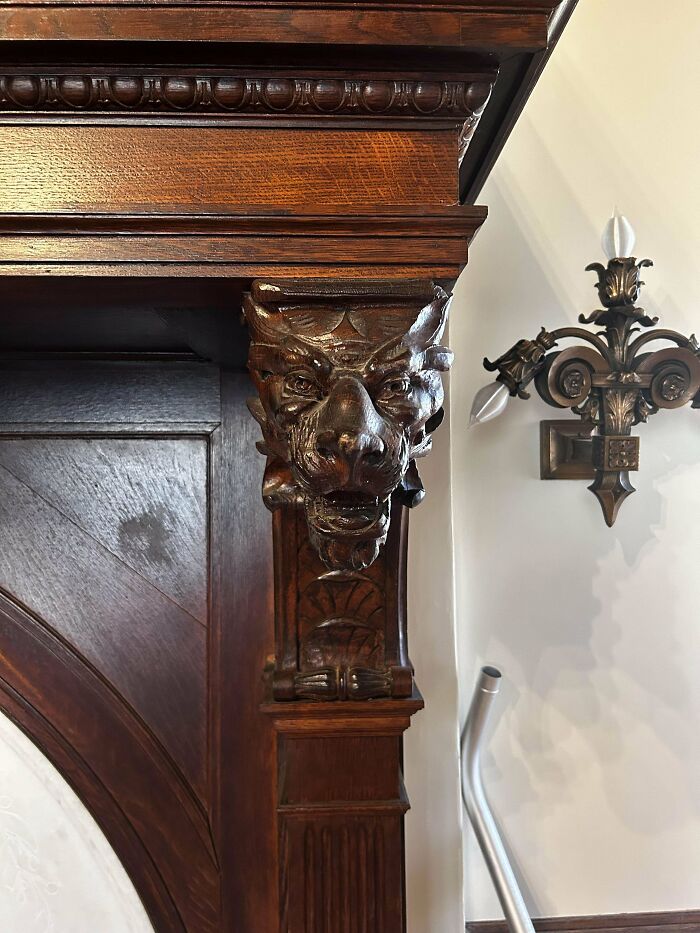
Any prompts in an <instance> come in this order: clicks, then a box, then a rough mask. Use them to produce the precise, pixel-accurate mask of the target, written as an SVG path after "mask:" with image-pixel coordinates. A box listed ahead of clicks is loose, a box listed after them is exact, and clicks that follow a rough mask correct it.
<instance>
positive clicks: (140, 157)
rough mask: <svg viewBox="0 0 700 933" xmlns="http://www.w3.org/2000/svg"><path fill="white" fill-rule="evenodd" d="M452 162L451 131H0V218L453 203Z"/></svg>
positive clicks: (453, 144)
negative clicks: (61, 213)
mask: <svg viewBox="0 0 700 933" xmlns="http://www.w3.org/2000/svg"><path fill="white" fill-rule="evenodd" d="M291 152H293V153H294V156H293V158H290V153H291ZM456 159H457V134H456V132H451V133H450V132H439V133H425V132H416V133H409V132H403V133H399V132H393V133H392V132H383V131H378V132H369V131H366V130H357V131H352V130H348V131H345V132H337V131H335V132H334V131H333V130H328V131H327V132H325V133H322V134H319V133H314V132H312V131H308V130H276V131H274V133H273V132H272V131H271V130H270V131H268V132H265V131H260V130H246V129H237V130H225V129H193V128H184V129H173V128H172V127H158V128H140V127H122V126H112V127H99V126H82V125H81V126H75V125H71V126H69V127H57V126H55V125H52V126H12V127H8V126H3V127H0V212H11V213H17V212H21V213H24V212H26V213H31V212H42V213H43V212H46V211H69V212H74V213H81V212H84V211H88V212H93V211H98V212H108V213H109V212H120V211H121V212H123V211H139V210H142V211H143V210H150V211H151V212H152V211H154V210H156V211H161V212H168V211H175V212H180V213H181V212H185V211H188V210H194V211H197V210H200V211H201V210H203V209H209V210H216V209H217V208H221V207H222V206H224V205H226V204H227V203H230V204H235V205H236V207H237V209H238V210H239V211H240V210H241V209H243V210H245V208H246V207H250V208H253V207H258V208H259V207H272V208H274V207H276V206H278V205H279V204H280V203H284V204H285V205H287V207H288V208H298V207H307V208H308V207H309V206H311V205H320V204H323V205H325V209H326V210H327V211H329V210H333V209H336V210H338V209H340V208H342V207H343V206H345V205H350V204H352V205H354V206H355V207H357V206H358V205H364V206H366V207H372V208H374V207H376V206H377V205H379V204H393V205H399V204H426V205H427V204H440V205H447V204H456V203H457V177H456ZM20 167H21V170H20ZM117 167H118V169H117ZM280 186H282V187H280Z"/></svg>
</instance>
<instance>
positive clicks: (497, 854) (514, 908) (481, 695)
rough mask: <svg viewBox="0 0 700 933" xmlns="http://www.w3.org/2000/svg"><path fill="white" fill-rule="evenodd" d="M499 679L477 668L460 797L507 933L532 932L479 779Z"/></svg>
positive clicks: (488, 669)
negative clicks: (485, 866) (462, 799)
mask: <svg viewBox="0 0 700 933" xmlns="http://www.w3.org/2000/svg"><path fill="white" fill-rule="evenodd" d="M500 681H501V672H500V671H499V670H497V669H496V668H495V667H483V668H482V669H481V672H480V674H479V679H478V680H477V683H476V688H475V690H474V696H473V698H472V702H471V706H470V708H469V715H468V716H467V722H466V725H465V726H464V733H463V736H462V796H463V797H464V805H465V806H466V808H467V813H468V814H469V819H470V820H471V824H472V826H473V827H474V832H475V834H476V838H477V839H478V841H479V845H480V847H481V851H482V854H483V856H484V859H485V861H486V865H487V867H488V870H489V873H490V875H491V880H492V881H493V884H494V887H495V889H496V893H497V894H498V899H499V901H500V902H501V907H502V908H503V914H504V916H505V918H506V922H507V924H508V928H509V929H510V931H511V933H535V928H534V926H533V925H532V920H531V919H530V915H529V914H528V912H527V908H526V907H525V901H524V900H523V896H522V894H521V892H520V888H519V887H518V882H517V881H516V879H515V875H514V873H513V869H512V867H511V864H510V861H509V859H508V855H507V854H506V850H505V848H504V846H503V841H502V839H501V836H500V833H499V832H498V827H497V826H496V822H495V820H494V818H493V814H492V813H491V809H490V807H489V804H488V801H487V800H486V795H485V794H484V786H483V783H482V780H481V749H482V742H483V738H484V731H485V729H486V724H487V722H488V720H489V714H490V712H491V709H492V707H493V702H494V700H495V698H496V696H497V694H498V690H499V687H500Z"/></svg>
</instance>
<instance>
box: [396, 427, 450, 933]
mask: <svg viewBox="0 0 700 933" xmlns="http://www.w3.org/2000/svg"><path fill="white" fill-rule="evenodd" d="M419 469H420V473H421V477H422V479H423V482H424V484H425V487H426V490H427V500H426V502H425V503H424V504H423V505H421V507H420V508H417V509H415V510H414V511H413V512H412V513H411V535H410V546H409V563H410V566H409V591H408V600H409V620H408V621H409V648H410V652H411V659H412V660H413V663H414V664H415V665H416V679H417V682H418V686H419V688H420V689H421V690H422V692H423V695H424V697H425V703H426V708H425V710H423V711H422V712H421V713H419V714H418V715H417V716H415V717H414V718H413V725H412V726H411V728H410V730H409V731H408V733H407V734H406V742H405V771H406V785H407V789H408V795H409V797H410V799H411V804H412V809H411V810H410V811H409V814H408V816H407V819H406V847H407V856H406V892H407V910H408V933H453V931H454V933H459V931H460V930H463V929H464V913H463V909H462V826H461V798H460V784H459V724H458V702H459V698H458V689H457V670H456V665H457V657H456V644H455V619H454V593H453V579H452V516H451V488H450V426H449V419H448V418H446V419H445V422H444V423H443V424H442V425H441V427H440V430H439V432H438V433H437V434H436V435H435V448H434V450H433V452H432V453H431V455H430V456H429V457H428V458H427V459H425V460H421V461H420V463H419Z"/></svg>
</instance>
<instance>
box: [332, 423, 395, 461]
mask: <svg viewBox="0 0 700 933" xmlns="http://www.w3.org/2000/svg"><path fill="white" fill-rule="evenodd" d="M316 450H318V452H319V453H321V454H324V456H325V455H327V454H335V455H339V456H341V457H343V458H344V459H345V460H347V461H348V462H349V463H352V464H355V463H366V464H367V465H371V464H373V463H379V461H380V460H381V458H382V456H383V454H384V451H385V450H386V444H385V443H384V441H383V440H382V439H381V437H377V435H376V434H367V433H360V434H354V433H351V432H348V431H345V432H343V433H341V434H338V433H337V432H335V431H323V432H321V433H320V434H318V436H317V438H316Z"/></svg>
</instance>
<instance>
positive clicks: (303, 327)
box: [244, 281, 452, 570]
mask: <svg viewBox="0 0 700 933" xmlns="http://www.w3.org/2000/svg"><path fill="white" fill-rule="evenodd" d="M448 304H449V297H448V295H447V294H446V293H445V292H444V291H443V290H442V289H441V288H439V287H437V286H434V285H432V284H427V285H426V284H425V283H415V282H409V283H406V284H403V285H396V286H393V287H391V286H387V285H386V284H379V285H378V284H377V283H368V284H366V285H363V284H357V283H352V284H350V283H342V282H340V283H339V282H337V281H336V282H315V283H309V282H308V281H307V282H303V283H298V284H296V283H291V282H278V283H276V284H267V283H264V282H256V283H254V285H253V287H252V289H251V292H250V294H249V295H248V296H246V300H245V303H244V310H245V316H246V318H247V321H248V324H249V326H250V330H251V336H252V343H251V349H250V360H249V366H250V370H251V373H252V376H253V380H254V382H255V385H256V387H257V389H258V393H259V400H258V399H256V400H254V401H252V402H251V403H250V408H251V411H252V413H253V415H254V416H255V418H256V419H257V420H258V422H259V423H260V425H261V427H262V430H263V437H264V443H263V444H262V445H261V449H262V450H263V452H264V453H266V454H267V455H268V458H269V459H268V468H267V471H266V481H265V487H264V495H265V499H266V502H267V504H268V505H269V506H270V507H271V508H274V507H276V506H278V505H280V504H282V503H283V502H289V501H296V502H299V503H301V504H303V507H304V509H305V511H306V517H307V521H308V525H309V530H310V533H311V539H312V542H313V543H314V545H315V546H316V548H317V549H318V551H319V553H320V555H321V557H322V559H323V560H324V561H325V563H326V564H327V565H328V566H330V567H332V568H346V569H347V568H352V569H356V570H357V569H362V568H363V567H366V566H368V565H369V564H370V563H371V562H372V561H373V560H374V559H375V558H376V557H377V554H378V553H379V548H380V546H381V545H382V544H383V543H384V541H385V540H386V535H387V531H388V528H389V516H390V499H391V495H392V493H393V492H394V491H395V490H396V489H397V488H398V487H399V486H400V485H401V484H402V483H403V482H404V480H405V477H406V474H407V471H408V470H409V465H410V464H411V463H412V461H413V460H414V459H416V458H417V457H422V456H424V455H425V454H426V453H427V452H428V451H429V449H430V446H431V438H430V434H431V431H432V430H433V429H434V428H435V427H436V426H437V424H439V421H440V419H441V408H442V402H443V388H442V380H441V377H440V373H441V372H444V371H446V370H447V369H448V368H449V366H450V363H451V360H452V354H451V352H450V351H449V350H448V349H447V348H446V347H443V346H441V345H440V340H441V338H442V335H443V332H444V329H445V324H446V319H447V310H448Z"/></svg>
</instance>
